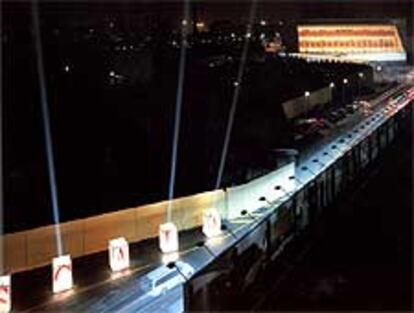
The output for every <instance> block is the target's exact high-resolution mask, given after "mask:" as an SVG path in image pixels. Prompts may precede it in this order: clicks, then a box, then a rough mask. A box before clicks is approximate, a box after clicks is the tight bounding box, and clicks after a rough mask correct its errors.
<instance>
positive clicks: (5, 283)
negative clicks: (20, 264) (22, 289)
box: [0, 275, 11, 313]
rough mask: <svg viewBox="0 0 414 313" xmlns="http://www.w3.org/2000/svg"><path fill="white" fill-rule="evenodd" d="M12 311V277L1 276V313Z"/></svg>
mask: <svg viewBox="0 0 414 313" xmlns="http://www.w3.org/2000/svg"><path fill="white" fill-rule="evenodd" d="M10 310H11V277H10V275H6V276H0V313H7V312H10Z"/></svg>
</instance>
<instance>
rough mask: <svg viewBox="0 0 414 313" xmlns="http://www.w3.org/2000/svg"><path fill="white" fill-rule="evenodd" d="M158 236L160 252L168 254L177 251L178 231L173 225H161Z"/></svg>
mask: <svg viewBox="0 0 414 313" xmlns="http://www.w3.org/2000/svg"><path fill="white" fill-rule="evenodd" d="M159 236H160V238H159V240H160V249H161V251H162V252H164V253H169V252H176V251H178V231H177V227H176V226H175V225H174V223H171V222H170V223H165V224H161V225H160V229H159Z"/></svg>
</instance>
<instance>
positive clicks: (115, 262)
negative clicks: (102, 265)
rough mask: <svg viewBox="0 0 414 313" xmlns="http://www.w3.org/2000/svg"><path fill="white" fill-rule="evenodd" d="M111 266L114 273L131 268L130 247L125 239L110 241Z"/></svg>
mask: <svg viewBox="0 0 414 313" xmlns="http://www.w3.org/2000/svg"><path fill="white" fill-rule="evenodd" d="M108 250H109V265H110V266H111V269H112V271H114V272H117V271H122V270H124V269H127V268H129V245H128V242H127V241H126V239H125V238H124V237H120V238H117V239H113V240H110V241H109V248H108Z"/></svg>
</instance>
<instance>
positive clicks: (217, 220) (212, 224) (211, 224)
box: [203, 208, 221, 238]
mask: <svg viewBox="0 0 414 313" xmlns="http://www.w3.org/2000/svg"><path fill="white" fill-rule="evenodd" d="M203 233H204V235H206V236H207V237H208V238H211V237H215V236H218V235H220V234H221V217H220V213H219V212H218V211H217V209H215V208H210V209H208V210H206V211H205V212H204V214H203Z"/></svg>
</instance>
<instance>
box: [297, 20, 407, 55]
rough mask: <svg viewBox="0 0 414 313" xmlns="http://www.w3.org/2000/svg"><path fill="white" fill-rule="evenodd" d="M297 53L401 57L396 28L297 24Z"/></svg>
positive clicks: (389, 26) (401, 51) (402, 48)
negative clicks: (395, 55)
mask: <svg viewBox="0 0 414 313" xmlns="http://www.w3.org/2000/svg"><path fill="white" fill-rule="evenodd" d="M298 40H299V51H300V52H301V53H320V54H355V53H356V54H401V53H404V54H405V51H404V47H403V45H402V42H401V38H400V35H399V33H398V29H397V27H396V26H395V25H385V24H383V25H369V24H368V25H362V24H359V25H299V26H298Z"/></svg>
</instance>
